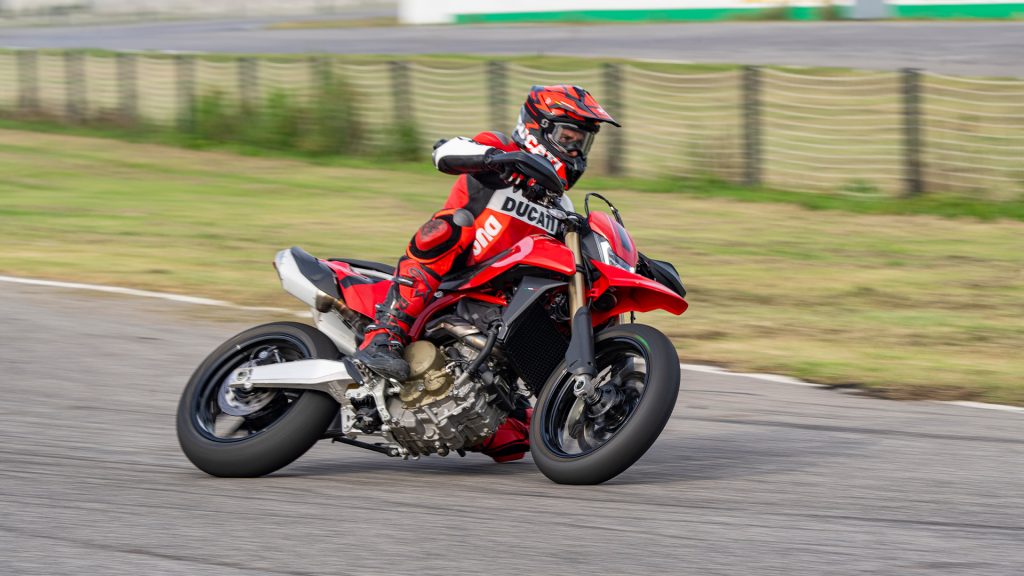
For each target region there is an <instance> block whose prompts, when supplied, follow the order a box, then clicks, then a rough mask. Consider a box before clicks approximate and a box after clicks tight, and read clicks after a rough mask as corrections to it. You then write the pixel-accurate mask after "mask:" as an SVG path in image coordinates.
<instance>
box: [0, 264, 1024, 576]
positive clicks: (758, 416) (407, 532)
mask: <svg viewBox="0 0 1024 576" xmlns="http://www.w3.org/2000/svg"><path fill="white" fill-rule="evenodd" d="M215 317H218V318H219V319H217V318H215ZM225 319H230V320H227V321H226V320H225ZM260 320H266V318H256V317H240V316H239V313H238V312H231V311H225V310H221V309H215V308H204V307H197V306H190V305H184V304H174V303H167V302H162V301H158V300H151V299H141V298H129V297H113V296H103V295H99V296H97V295H94V294H91V293H81V292H75V291H69V290H60V289H50V288H30V287H25V286H14V285H9V284H0V371H2V374H3V379H2V380H0V391H2V393H3V401H2V402H0V460H2V465H0V543H2V546H0V549H2V553H0V573H2V574H46V575H51V574H61V573H71V574H82V575H86V574H103V575H112V574H126V575H137V574H162V575H163V574H183V575H184V574H188V575H205V574H210V575H235V574H356V573H358V574H412V573H423V574H463V573H465V574H468V573H474V574H521V573H527V574H530V573H535V574H546V573H558V574H584V573H602V574H670V573H671V574H695V575H708V574H830V575H837V574H900V575H901V576H902V575H908V574H927V575H935V574H958V575H959V574H963V575H967V574H970V575H972V576H978V575H988V574H1005V575H1010V574H1020V567H1021V566H1022V565H1024V547H1022V546H1021V542H1022V541H1024V440H1022V438H1021V431H1022V430H1024V417H1022V416H1020V415H1017V414H1004V413H1000V412H990V411H986V410H977V409H971V408H962V407H956V406H947V405H940V404H935V403H896V402H888V401H882V400H874V399H866V398H860V397H856V396H851V395H844V394H840V393H837V392H833V391H828V390H823V389H815V388H805V387H799V386H789V385H782V384H772V383H767V382H763V381H757V380H752V379H749V378H741V377H733V376H722V375H709V374H697V373H690V372H686V373H684V379H683V384H682V391H681V394H680V403H679V405H678V406H677V407H676V412H675V415H674V417H673V419H672V421H671V422H670V423H669V425H668V428H667V430H666V432H665V434H664V435H663V436H662V438H661V439H660V440H659V441H658V443H657V444H656V445H655V446H654V448H653V449H652V450H651V451H650V452H649V453H648V454H647V455H646V456H645V457H644V458H643V459H642V460H641V461H640V462H639V463H638V464H637V465H636V466H634V467H633V468H632V469H631V470H630V471H628V472H627V473H626V474H624V475H622V476H620V477H619V478H618V479H616V480H614V481H613V482H610V483H608V484H605V485H603V486H598V487H564V486H557V485H554V484H552V483H550V482H549V481H547V480H546V479H545V478H544V477H543V476H542V475H541V474H540V473H539V472H538V471H537V469H536V468H535V467H534V466H533V464H532V462H531V461H530V460H529V459H528V458H527V459H526V460H524V461H520V462H517V463H512V464H506V465H496V464H493V463H491V462H490V460H489V459H488V458H486V457H483V456H479V455H470V456H468V457H466V458H465V459H459V458H457V457H456V458H437V457H431V458H425V459H423V460H420V461H418V462H402V461H400V460H396V459H388V458H385V457H383V456H380V455H377V454H373V453H369V452H363V451H361V450H359V449H356V448H350V447H341V446H337V445H334V446H332V445H329V444H326V443H321V444H320V445H318V446H316V447H315V448H314V449H313V450H312V451H311V452H310V453H309V454H307V455H306V456H305V457H303V458H302V459H300V460H299V461H298V462H297V463H296V464H293V465H292V466H291V467H289V468H287V469H285V470H284V471H282V472H281V473H278V474H275V475H273V476H270V477H267V478H262V479H253V480H224V479H215V478H211V477H208V476H206V475H204V474H202V473H200V472H198V471H197V470H195V469H194V468H193V467H192V466H191V465H190V464H189V463H188V462H187V461H186V460H185V459H184V457H183V456H182V454H181V452H180V451H179V449H178V446H177V441H176V439H175V435H174V424H173V421H174V410H175V405H176V402H177V399H178V394H179V393H180V391H181V389H182V387H183V385H184V382H185V380H186V379H187V378H188V376H189V374H190V372H191V370H192V368H193V367H194V366H195V365H196V364H198V363H199V361H200V360H201V359H202V358H203V357H204V356H205V355H206V353H207V352H208V351H209V350H211V349H212V348H213V347H214V346H216V345H217V344H219V343H220V342H221V341H222V340H224V339H225V338H227V337H229V336H230V335H232V334H233V333H235V332H236V331H238V330H240V329H242V328H244V327H247V326H248V325H251V324H253V323H256V322H258V321H260Z"/></svg>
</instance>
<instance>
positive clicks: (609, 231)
mask: <svg viewBox="0 0 1024 576" xmlns="http://www.w3.org/2000/svg"><path fill="white" fill-rule="evenodd" d="M587 223H588V224H589V225H590V229H591V230H593V231H594V232H597V233H598V234H600V235H601V236H604V237H605V239H607V240H608V242H609V243H610V244H611V245H612V250H613V251H615V255H616V256H618V257H619V258H622V259H623V260H624V261H625V262H626V264H629V265H630V266H634V267H635V266H636V263H637V262H638V261H639V259H640V253H639V252H637V251H636V243H635V242H633V237H632V236H630V235H629V232H628V231H627V230H626V229H625V228H623V227H622V225H621V224H619V223H618V221H616V220H615V219H614V218H612V217H611V216H610V215H608V213H607V212H599V211H597V210H594V211H593V212H591V213H590V216H588V217H587Z"/></svg>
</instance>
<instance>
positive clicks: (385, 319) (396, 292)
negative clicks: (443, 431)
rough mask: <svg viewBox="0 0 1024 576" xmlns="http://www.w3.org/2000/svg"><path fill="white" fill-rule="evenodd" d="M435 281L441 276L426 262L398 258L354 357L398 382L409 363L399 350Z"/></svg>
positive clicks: (431, 291)
mask: <svg viewBox="0 0 1024 576" xmlns="http://www.w3.org/2000/svg"><path fill="white" fill-rule="evenodd" d="M438 284H440V276H439V275H436V274H435V273H434V272H433V271H432V270H430V268H428V267H427V266H426V265H425V264H422V263H420V262H417V261H415V260H412V259H408V258H403V259H402V260H400V261H399V262H398V267H397V269H396V270H395V277H394V279H393V280H392V282H391V287H390V288H389V289H388V295H387V298H385V300H384V302H382V303H380V304H378V305H377V313H376V318H375V319H374V320H375V322H374V323H373V324H371V325H369V326H367V327H366V333H365V334H364V335H363V343H362V345H360V346H359V351H358V352H356V354H355V356H354V357H353V360H355V361H357V362H359V363H361V364H363V365H364V366H366V367H367V368H369V369H370V370H372V371H374V372H376V373H378V374H380V375H381V376H384V377H386V378H391V379H394V380H398V381H399V382H401V381H403V380H405V379H406V378H408V377H409V363H408V362H406V361H405V358H403V357H402V351H403V350H404V348H405V345H406V344H408V343H409V329H410V328H411V327H412V324H413V322H414V321H415V320H416V316H417V315H418V314H419V313H420V312H422V311H423V309H424V308H425V307H426V305H427V304H428V303H429V302H430V300H431V299H432V298H433V294H434V290H435V289H436V288H437V285H438Z"/></svg>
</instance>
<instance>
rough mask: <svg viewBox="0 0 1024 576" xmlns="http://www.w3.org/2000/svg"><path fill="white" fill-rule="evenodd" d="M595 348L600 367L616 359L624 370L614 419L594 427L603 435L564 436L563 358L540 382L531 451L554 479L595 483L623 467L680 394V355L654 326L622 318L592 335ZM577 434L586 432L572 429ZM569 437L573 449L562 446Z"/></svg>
mask: <svg viewBox="0 0 1024 576" xmlns="http://www.w3.org/2000/svg"><path fill="white" fill-rule="evenodd" d="M594 350H595V356H596V359H597V369H598V371H599V372H600V371H601V370H602V369H604V368H605V367H606V366H609V365H612V366H620V365H621V366H623V367H622V368H621V369H619V373H620V374H626V375H628V376H629V380H628V381H627V382H626V383H622V386H621V389H622V390H623V391H622V392H616V393H617V394H619V397H620V398H621V399H622V400H621V401H620V402H618V403H617V404H615V405H614V406H615V407H616V408H617V409H618V412H617V413H616V414H618V417H617V419H616V420H615V421H616V422H618V424H617V425H612V426H608V427H606V428H605V429H603V430H602V429H600V428H596V427H595V428H594V430H601V432H599V433H600V434H603V436H604V438H598V439H596V440H595V439H594V438H590V439H589V440H590V441H591V442H592V444H593V445H591V444H587V442H586V441H585V440H575V439H571V438H568V437H567V436H566V434H567V432H566V429H565V428H564V426H565V421H566V420H567V418H566V414H567V412H566V411H567V410H569V411H571V410H572V408H571V407H570V406H574V405H575V402H574V401H575V395H574V394H573V392H572V379H571V378H570V376H569V374H567V373H566V372H565V363H564V362H563V363H562V364H561V365H560V366H559V367H558V369H557V370H556V371H555V372H554V373H553V374H552V376H551V377H550V378H549V379H548V381H547V383H546V384H545V385H544V388H543V389H542V390H541V393H540V396H539V397H538V398H537V403H536V406H535V408H534V413H533V419H532V422H531V424H530V446H531V449H530V452H531V454H532V455H533V461H534V462H535V463H536V464H537V467H538V468H540V471H541V472H543V473H544V475H545V476H547V477H548V478H549V479H551V480H552V481H554V482H557V483H559V484H600V483H602V482H605V481H607V480H610V479H612V478H614V477H616V476H618V475H619V474H621V473H622V472H624V471H625V470H626V469H627V468H629V467H630V466H632V465H633V463H635V462H636V461H637V460H639V459H640V457H641V456H643V455H644V453H645V452H647V450H648V449H649V448H650V447H651V445H653V444H654V441H655V440H657V438H658V436H659V435H660V434H661V431H662V430H663V429H664V428H665V424H667V423H668V419H669V417H670V416H672V409H673V408H674V407H675V403H676V397H677V396H678V394H679V357H678V356H677V354H676V350H675V347H674V346H673V345H672V342H671V341H669V339H668V338H667V337H666V336H665V335H664V334H662V333H661V332H659V331H658V330H656V329H655V328H652V327H650V326H644V325H641V324H625V325H621V326H616V327H614V328H610V329H608V330H604V331H602V332H601V333H599V334H598V335H597V336H596V337H595V339H594ZM640 357H642V358H643V361H644V364H643V366H644V371H645V373H641V372H640V371H639V369H638V368H637V366H639V363H638V362H636V361H635V360H633V361H632V363H630V360H628V359H629V358H640ZM613 373H615V371H613ZM641 374H642V376H641ZM616 386H617V385H616V384H614V383H609V384H608V386H606V388H608V387H612V388H614V389H615V390H618V389H619V388H616ZM637 388H640V391H639V392H638V391H637ZM609 414H611V412H609ZM580 421H581V422H584V421H586V418H581V419H580ZM583 428H585V425H581V426H580V428H579V429H583ZM577 437H580V438H585V437H586V434H585V433H583V432H577ZM574 438H575V437H574ZM572 443H575V447H576V448H578V449H579V450H578V452H576V453H574V451H573V450H570V449H568V448H567V445H569V446H571V445H572Z"/></svg>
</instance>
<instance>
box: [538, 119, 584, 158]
mask: <svg viewBox="0 0 1024 576" xmlns="http://www.w3.org/2000/svg"><path fill="white" fill-rule="evenodd" d="M548 138H549V140H550V141H551V144H552V145H553V146H555V148H557V149H558V150H560V151H561V152H564V153H565V154H566V155H568V156H570V157H571V156H573V154H572V153H573V152H575V153H576V156H577V157H583V158H586V157H587V153H588V152H590V147H591V146H593V144H594V132H591V131H589V130H584V129H583V128H580V127H579V126H577V125H576V124H569V123H566V122H556V123H555V124H554V126H553V127H552V129H551V135H550V136H549V137H548Z"/></svg>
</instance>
